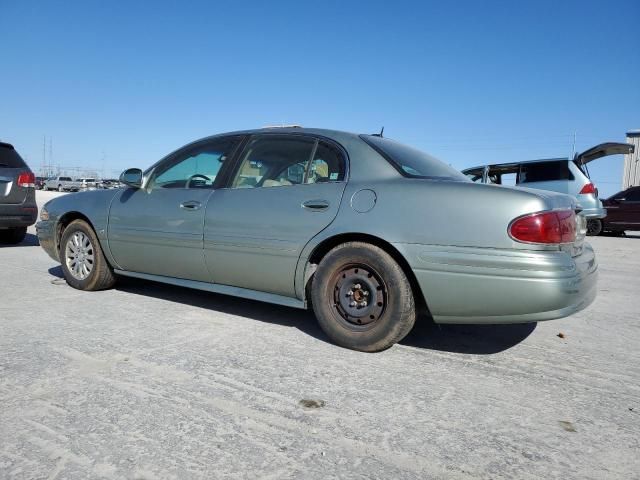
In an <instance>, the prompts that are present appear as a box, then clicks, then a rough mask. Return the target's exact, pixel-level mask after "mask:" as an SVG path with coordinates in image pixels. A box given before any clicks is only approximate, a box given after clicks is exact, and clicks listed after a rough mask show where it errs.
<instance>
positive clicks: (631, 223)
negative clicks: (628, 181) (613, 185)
mask: <svg viewBox="0 0 640 480" xmlns="http://www.w3.org/2000/svg"><path fill="white" fill-rule="evenodd" d="M603 203H604V206H605V207H606V208H607V216H606V217H604V218H603V219H602V228H601V229H602V231H605V232H611V233H614V234H618V235H623V234H624V232H625V230H640V186H638V187H630V188H627V189H626V190H623V191H622V192H618V193H616V194H615V195H612V196H611V197H609V198H607V199H606V200H604V201H603Z"/></svg>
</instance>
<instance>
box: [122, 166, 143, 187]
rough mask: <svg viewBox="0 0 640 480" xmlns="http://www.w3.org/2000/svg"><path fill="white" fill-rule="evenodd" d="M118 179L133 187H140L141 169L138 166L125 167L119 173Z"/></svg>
mask: <svg viewBox="0 0 640 480" xmlns="http://www.w3.org/2000/svg"><path fill="white" fill-rule="evenodd" d="M120 181H121V182H122V183H124V184H125V185H127V186H129V187H133V188H141V187H142V170H140V169H139V168H127V169H126V170H125V171H124V172H122V173H121V174H120Z"/></svg>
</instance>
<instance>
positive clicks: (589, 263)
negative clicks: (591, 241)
mask: <svg viewBox="0 0 640 480" xmlns="http://www.w3.org/2000/svg"><path fill="white" fill-rule="evenodd" d="M395 246H396V247H397V248H398V250H400V252H401V253H402V254H403V255H404V256H405V258H406V259H407V261H408V262H409V264H410V266H411V267H412V270H413V272H414V274H415V276H416V279H417V281H418V284H419V285H420V288H421V290H422V292H423V294H424V297H425V300H426V302H427V306H428V307H429V310H430V312H431V314H432V316H433V318H434V320H435V321H436V322H437V323H469V324H501V323H504V324H506V323H528V322H538V321H542V320H552V319H554V318H561V317H566V316H568V315H571V314H572V313H575V312H577V311H579V310H582V309H583V308H585V307H587V306H588V305H589V304H590V303H591V302H592V301H593V300H594V298H595V296H596V292H597V288H596V286H597V263H596V257H595V254H594V252H593V249H592V248H591V246H590V245H588V244H586V243H585V244H584V247H583V250H582V253H581V254H580V255H579V256H577V257H573V258H572V257H571V256H570V255H569V254H567V253H564V252H559V251H548V252H533V251H528V252H526V251H514V250H493V249H491V250H489V249H479V248H456V247H430V246H425V245H415V244H414V245H407V244H396V245H395Z"/></svg>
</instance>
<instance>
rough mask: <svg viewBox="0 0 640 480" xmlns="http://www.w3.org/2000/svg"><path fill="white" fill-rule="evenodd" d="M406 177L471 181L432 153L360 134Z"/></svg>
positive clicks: (374, 136) (386, 139) (375, 136)
mask: <svg viewBox="0 0 640 480" xmlns="http://www.w3.org/2000/svg"><path fill="white" fill-rule="evenodd" d="M360 138H362V139H363V140H364V141H365V142H367V143H368V144H369V145H371V146H372V147H373V148H374V149H375V150H376V151H377V152H378V153H380V154H381V155H382V156H383V157H384V158H385V159H386V160H387V161H388V162H389V163H391V165H393V166H394V167H395V168H396V170H398V171H399V172H400V173H401V174H402V175H403V176H405V177H413V178H427V179H433V180H456V181H462V182H468V181H470V180H469V179H468V178H467V177H466V176H465V175H464V174H462V173H461V172H459V171H458V170H456V169H455V168H453V167H451V166H449V165H447V164H446V163H444V162H442V161H441V160H438V159H437V158H435V157H432V156H431V155H429V154H427V153H424V152H422V151H420V150H416V149H415V148H411V147H408V146H406V145H403V144H401V143H398V142H395V141H393V140H389V139H388V138H383V137H379V136H377V135H360Z"/></svg>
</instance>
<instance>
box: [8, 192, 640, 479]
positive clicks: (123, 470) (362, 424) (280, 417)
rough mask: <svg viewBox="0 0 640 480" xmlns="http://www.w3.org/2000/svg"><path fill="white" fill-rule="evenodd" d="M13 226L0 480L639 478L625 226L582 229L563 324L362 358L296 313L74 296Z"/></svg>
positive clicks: (631, 262) (633, 250)
mask: <svg viewBox="0 0 640 480" xmlns="http://www.w3.org/2000/svg"><path fill="white" fill-rule="evenodd" d="M53 195H57V194H55V193H49V192H38V198H39V199H40V200H41V201H42V200H43V199H44V198H45V197H50V196H53ZM30 232H31V234H30V235H29V237H28V238H27V239H26V241H25V242H24V243H23V244H22V245H21V246H16V247H3V248H0V405H1V406H2V408H0V478H11V479H23V478H25V479H27V478H29V479H30V478H47V479H54V478H65V479H88V478H108V479H109V478H113V479H120V478H136V479H156V478H168V479H172V478H176V479H184V478H250V479H253V478H273V479H281V478H304V479H320V478H322V479H325V478H379V479H391V478H416V479H418V478H419V479H425V478H456V479H457V478H460V479H466V478H493V479H500V478H504V479H513V478H562V479H598V480H600V479H617V478H619V479H625V480H627V479H633V478H640V362H639V360H640V353H639V350H638V345H640V326H639V315H638V312H639V310H640V309H639V307H640V299H639V297H638V291H639V290H640V275H638V274H639V273H640V236H636V237H628V238H610V237H598V238H593V239H592V240H591V242H592V244H593V245H594V246H595V248H596V250H597V253H598V258H599V262H600V283H599V296H598V298H597V300H596V301H595V302H594V304H593V305H592V306H591V307H589V308H588V309H587V310H586V311H583V312H580V313H579V314H576V315H574V316H572V317H569V318H566V319H562V320H555V321H551V322H545V323H540V324H537V325H536V324H530V325H514V326H502V327H497V326H483V327H480V326H478V327H474V326H464V327H463V326H443V327H441V328H438V327H437V326H433V325H429V324H428V323H427V322H423V323H422V324H420V325H419V326H417V327H416V329H415V330H414V331H413V332H412V333H411V334H410V336H409V337H408V338H407V339H406V340H405V341H403V342H402V344H400V345H397V346H395V347H393V348H391V349H390V350H387V351H385V352H382V353H378V354H364V353H357V352H352V351H349V350H345V349H341V348H338V347H336V346H334V345H332V344H330V343H329V342H328V341H327V339H326V337H325V336H324V335H323V334H322V332H321V331H320V330H319V329H318V327H317V325H316V323H315V320H314V318H313V315H312V314H310V313H308V312H303V311H299V310H294V309H288V308H284V307H278V306H272V305H268V304H261V303H257V302H253V301H248V300H242V299H236V298H231V297H226V296H222V295H214V294H207V293H203V292H197V291H190V290H186V289H181V288H177V287H172V286H164V285H160V284H155V283H152V282H144V281H134V280H131V279H127V280H123V281H122V282H121V283H120V284H119V285H118V287H117V288H115V289H113V290H110V291H105V292H97V293H89V292H81V291H77V290H74V289H72V288H69V287H67V286H66V284H65V283H64V281H62V280H61V279H60V277H61V275H62V273H61V269H60V267H59V266H58V265H57V264H56V263H55V262H54V261H52V260H51V259H50V258H49V257H48V256H47V255H46V254H45V253H44V252H43V251H42V250H41V249H40V247H38V246H37V238H36V237H35V236H34V235H33V233H34V230H33V229H31V230H30Z"/></svg>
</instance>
